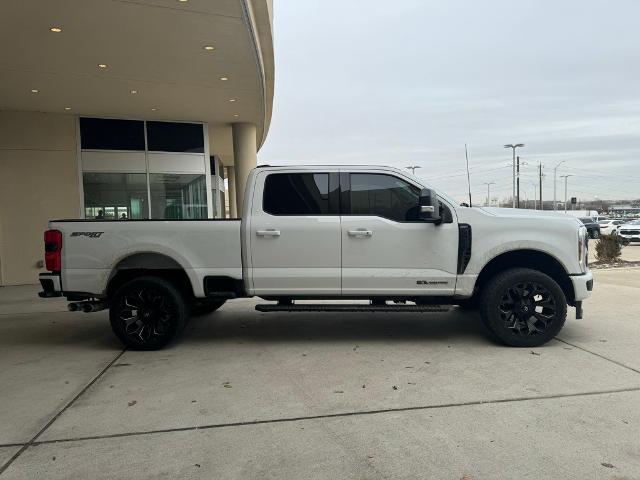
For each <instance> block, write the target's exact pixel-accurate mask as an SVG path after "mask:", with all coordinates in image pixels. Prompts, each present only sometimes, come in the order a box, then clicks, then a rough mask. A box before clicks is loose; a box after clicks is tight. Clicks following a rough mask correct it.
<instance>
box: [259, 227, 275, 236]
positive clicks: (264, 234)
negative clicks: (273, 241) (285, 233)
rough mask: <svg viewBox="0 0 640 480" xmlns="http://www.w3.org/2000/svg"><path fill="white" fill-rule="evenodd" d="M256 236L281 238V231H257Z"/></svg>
mask: <svg viewBox="0 0 640 480" xmlns="http://www.w3.org/2000/svg"><path fill="white" fill-rule="evenodd" d="M256 234H257V235H258V236H259V237H279V236H280V230H273V229H271V228H270V229H267V230H258V231H256Z"/></svg>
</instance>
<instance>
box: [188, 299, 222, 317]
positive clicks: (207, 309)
mask: <svg viewBox="0 0 640 480" xmlns="http://www.w3.org/2000/svg"><path fill="white" fill-rule="evenodd" d="M225 301H226V300H216V301H211V300H200V299H198V300H196V301H194V302H193V303H192V304H191V315H208V314H209V313H212V312H215V311H216V310H217V309H219V308H220V307H221V306H222V305H224V302H225Z"/></svg>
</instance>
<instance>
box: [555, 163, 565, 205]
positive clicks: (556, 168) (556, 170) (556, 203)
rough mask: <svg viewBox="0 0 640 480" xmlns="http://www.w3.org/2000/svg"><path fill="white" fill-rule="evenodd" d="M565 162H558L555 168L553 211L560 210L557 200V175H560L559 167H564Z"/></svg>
mask: <svg viewBox="0 0 640 480" xmlns="http://www.w3.org/2000/svg"><path fill="white" fill-rule="evenodd" d="M564 162H565V160H562V161H561V162H558V163H557V164H556V166H555V167H554V168H553V209H554V210H558V202H557V200H556V174H557V173H558V167H559V166H560V165H562V164H563V163H564Z"/></svg>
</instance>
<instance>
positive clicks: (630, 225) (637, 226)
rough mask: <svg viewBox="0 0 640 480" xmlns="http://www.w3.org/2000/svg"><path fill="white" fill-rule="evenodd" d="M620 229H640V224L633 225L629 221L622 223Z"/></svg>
mask: <svg viewBox="0 0 640 480" xmlns="http://www.w3.org/2000/svg"><path fill="white" fill-rule="evenodd" d="M618 230H640V224H638V225H632V224H630V223H627V224H624V225H620V228H618Z"/></svg>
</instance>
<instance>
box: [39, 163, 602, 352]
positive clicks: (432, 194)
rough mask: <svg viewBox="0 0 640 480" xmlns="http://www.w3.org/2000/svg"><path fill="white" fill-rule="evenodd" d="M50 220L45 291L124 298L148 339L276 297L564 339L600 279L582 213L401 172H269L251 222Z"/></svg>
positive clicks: (92, 298)
mask: <svg viewBox="0 0 640 480" xmlns="http://www.w3.org/2000/svg"><path fill="white" fill-rule="evenodd" d="M50 229H51V230H49V231H48V232H47V233H46V234H45V239H46V238H49V239H51V238H55V239H56V242H58V241H59V245H57V244H55V245H52V244H51V242H49V243H48V244H47V245H46V249H47V255H48V256H49V257H51V258H53V259H55V261H54V260H52V261H51V262H49V261H48V262H47V265H48V266H49V265H51V267H52V269H53V270H52V271H51V272H50V273H47V274H43V275H41V283H42V284H43V286H44V291H43V292H42V296H55V295H66V296H67V298H69V299H70V300H73V301H74V302H72V304H70V309H75V310H83V311H95V310H99V309H102V308H109V309H110V318H111V323H112V326H113V328H114V331H115V332H116V334H117V335H118V337H119V338H120V339H121V340H123V342H124V343H126V344H127V345H129V346H131V347H134V348H159V347H161V346H163V345H165V344H166V343H168V342H169V341H170V340H171V339H172V338H173V337H174V336H175V335H177V333H178V332H179V330H180V329H181V325H183V324H184V321H185V319H186V317H188V316H189V314H192V313H198V312H207V311H213V310H215V309H217V308H219V307H220V306H222V304H223V303H224V302H225V301H226V300H232V299H234V298H238V297H254V296H256V297H261V298H263V299H265V300H268V301H275V302H277V303H275V304H273V303H271V304H262V305H257V306H256V308H257V309H258V310H261V311H283V310H284V311H291V312H296V311H297V312H301V311H310V310H311V311H345V312H346V311H365V310H368V311H387V312H396V311H411V312H415V313H426V312H429V311H433V310H442V309H444V308H445V307H446V308H448V307H449V306H451V305H458V306H462V307H465V308H476V309H478V310H479V311H480V314H481V318H482V320H483V322H484V323H485V325H486V326H487V328H488V329H489V331H490V332H491V333H492V334H493V335H495V336H496V337H498V338H499V339H500V340H501V341H503V342H504V343H507V344H509V345H514V346H533V345H540V344H542V343H545V342H546V341H548V340H549V339H550V338H553V336H554V335H555V334H557V332H558V331H559V330H560V329H561V328H562V326H563V324H564V322H565V319H566V312H567V306H568V305H570V306H574V307H576V317H577V318H580V317H581V316H582V301H583V300H584V299H586V298H587V297H588V295H589V293H590V291H591V289H592V287H593V278H592V275H591V272H590V271H589V269H588V265H587V253H588V243H587V233H586V229H585V227H584V226H583V225H582V224H581V223H580V222H579V221H578V220H577V219H575V218H568V217H567V216H564V215H560V214H553V213H552V212H532V211H530V210H515V209H497V208H478V207H473V208H472V207H467V206H460V205H457V203H456V202H455V201H454V200H453V199H451V198H449V197H448V196H447V195H445V194H444V193H442V192H440V191H437V190H435V189H433V188H430V187H429V186H427V185H425V184H423V182H422V181H421V180H420V179H418V178H416V177H414V176H412V175H410V174H408V173H407V172H405V171H402V170H399V169H395V168H391V167H371V166H321V167H316V166H305V167H292V166H286V167H284V166H283V167H271V166H264V167H258V168H256V169H254V170H253V171H252V172H251V174H250V175H249V178H248V180H247V184H246V190H245V196H244V203H243V212H242V219H241V220H205V221H188V220H187V221H154V220H147V221H126V222H113V221H111V222H109V221H77V220H76V221H73V220H56V221H52V222H51V223H50ZM52 232H53V233H52ZM55 232H57V233H55ZM56 242H54V243H56ZM50 270H51V269H50ZM144 291H147V292H150V291H152V292H154V293H153V295H154V296H155V297H156V298H155V300H154V301H155V302H158V304H160V303H162V304H165V305H173V306H172V307H171V309H170V312H165V316H167V315H169V316H171V317H172V318H174V317H176V318H177V320H175V321H174V320H171V322H170V323H171V324H172V326H171V328H169V329H168V330H167V332H168V333H166V334H158V328H157V325H155V326H154V324H153V322H154V321H156V323H157V321H158V320H157V318H155V319H154V318H148V317H154V316H155V317H158V316H159V315H160V313H158V312H156V310H155V309H154V308H152V307H153V302H151V303H152V304H151V306H145V307H143V306H140V305H138V306H135V305H134V306H131V305H132V304H134V303H136V302H138V303H143V302H142V300H140V299H141V298H142V297H144V295H143V294H142V293H141V292H144ZM331 300H341V301H343V300H352V301H353V303H352V304H349V303H346V304H345V302H341V303H340V304H335V303H331V302H330V301H331ZM363 300H364V301H365V302H362V301H363ZM149 301H151V300H149ZM309 301H311V302H316V303H309ZM134 307H135V308H134ZM174 324H175V325H174ZM132 325H133V327H132ZM145 325H147V327H145ZM141 331H142V332H143V333H144V332H147V333H144V335H141V334H140V333H141ZM154 332H155V333H154ZM147 335H148V336H149V340H146V336H147Z"/></svg>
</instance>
